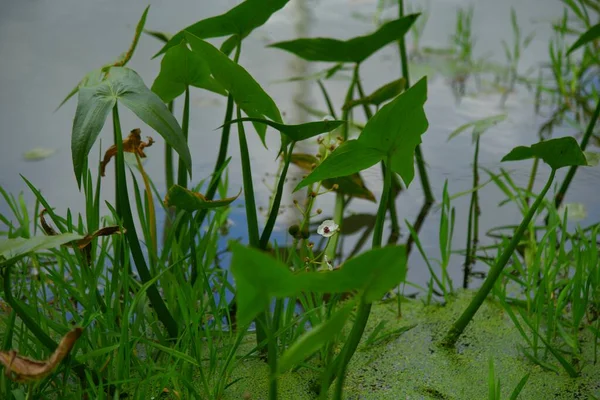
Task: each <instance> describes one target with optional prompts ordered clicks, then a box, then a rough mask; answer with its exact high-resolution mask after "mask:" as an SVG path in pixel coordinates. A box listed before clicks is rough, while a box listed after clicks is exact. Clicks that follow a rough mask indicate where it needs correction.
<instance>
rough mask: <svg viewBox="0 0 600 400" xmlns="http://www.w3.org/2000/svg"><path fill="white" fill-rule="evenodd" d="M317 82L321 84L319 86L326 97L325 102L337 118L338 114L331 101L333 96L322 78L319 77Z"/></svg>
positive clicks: (334, 117)
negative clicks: (330, 95)
mask: <svg viewBox="0 0 600 400" xmlns="http://www.w3.org/2000/svg"><path fill="white" fill-rule="evenodd" d="M317 83H318V84H319V88H321V93H323V97H324V98H325V103H327V108H328V109H329V113H330V114H331V116H332V117H333V119H337V116H336V114H335V108H334V107H333V102H332V101H331V97H329V93H328V92H327V89H326V88H325V85H323V82H321V80H320V79H317Z"/></svg>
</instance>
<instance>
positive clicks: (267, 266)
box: [230, 241, 406, 326]
mask: <svg viewBox="0 0 600 400" xmlns="http://www.w3.org/2000/svg"><path fill="white" fill-rule="evenodd" d="M230 248H231V251H232V253H233V258H232V261H231V272H232V273H233V276H234V278H235V282H236V288H237V305H238V323H239V325H240V326H246V325H247V324H249V323H250V322H251V321H252V320H253V319H254V318H255V317H256V315H258V314H259V313H260V312H262V311H264V310H265V309H266V308H267V306H268V305H269V302H270V300H271V299H272V298H273V297H275V298H285V297H290V296H295V295H299V294H300V293H303V292H318V293H348V292H354V291H357V292H359V294H360V295H361V296H362V300H363V301H364V302H367V303H372V302H374V301H376V300H379V299H380V298H381V297H382V296H383V295H384V294H386V293H387V292H388V291H389V290H391V289H392V288H394V287H395V286H397V285H398V284H399V283H400V282H401V281H402V280H403V279H404V278H405V277H406V248H405V247H404V246H388V247H384V248H378V249H373V250H370V251H368V252H366V253H363V254H361V255H359V256H357V257H355V258H352V259H350V260H349V261H347V262H346V263H344V264H343V265H342V266H341V267H340V268H339V269H337V270H334V271H325V272H301V273H299V274H297V275H294V274H293V273H292V272H291V271H290V270H289V268H288V267H287V266H286V265H285V264H283V263H281V262H280V261H278V260H276V259H275V258H273V257H271V256H269V255H268V254H267V253H264V252H261V251H259V250H257V249H253V248H249V247H245V246H243V245H241V244H239V243H237V242H233V241H232V242H230Z"/></svg>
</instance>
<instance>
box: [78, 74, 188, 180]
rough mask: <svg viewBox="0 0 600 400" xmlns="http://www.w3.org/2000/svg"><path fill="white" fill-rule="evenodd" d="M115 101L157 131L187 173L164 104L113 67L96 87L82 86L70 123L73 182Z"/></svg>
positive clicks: (178, 135) (184, 151)
mask: <svg viewBox="0 0 600 400" xmlns="http://www.w3.org/2000/svg"><path fill="white" fill-rule="evenodd" d="M117 100H119V101H120V102H121V103H123V105H125V106H126V107H127V108H129V109H130V110H131V111H133V113H134V114H136V115H137V116H138V118H140V119H141V120H142V121H143V122H144V123H146V124H147V125H149V126H150V127H151V128H152V129H154V130H155V131H156V132H158V133H159V134H160V135H161V136H162V137H163V138H164V139H165V141H166V142H167V143H168V144H169V145H171V147H172V148H173V149H175V151H177V153H178V154H179V156H180V157H181V158H182V159H183V161H184V163H185V165H186V167H187V168H188V170H189V171H191V165H192V157H191V155H190V151H189V149H188V146H187V143H186V140H185V138H184V136H183V133H182V131H181V128H180V126H179V124H178V122H177V120H176V119H175V117H174V116H173V114H171V113H170V112H169V110H168V109H167V106H166V105H165V103H163V102H162V100H161V99H160V98H159V97H158V96H157V95H156V94H155V93H153V92H152V91H151V90H150V89H148V87H147V86H146V85H145V84H144V82H143V81H142V78H140V76H139V75H138V74H137V73H136V72H135V71H133V70H131V69H129V68H125V67H113V68H111V69H110V70H109V71H108V75H107V78H106V79H105V80H104V81H102V82H100V83H99V84H98V85H95V86H91V87H82V88H81V89H80V90H79V101H78V104H77V110H76V111H75V119H74V121H73V133H72V135H71V152H72V157H73V167H74V170H75V176H76V178H77V183H78V184H80V183H81V175H82V173H83V166H84V164H85V160H86V158H87V156H88V153H89V152H90V150H91V148H92V146H93V145H94V143H95V141H96V139H97V138H98V135H99V134H100V130H101V129H102V127H103V126H104V123H105V121H106V118H107V116H108V113H109V112H110V111H111V109H112V108H113V107H114V105H115V104H116V102H117Z"/></svg>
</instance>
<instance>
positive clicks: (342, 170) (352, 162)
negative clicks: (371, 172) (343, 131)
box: [294, 140, 386, 191]
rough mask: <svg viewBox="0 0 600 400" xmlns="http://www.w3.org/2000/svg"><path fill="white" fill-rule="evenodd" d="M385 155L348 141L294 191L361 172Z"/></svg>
mask: <svg viewBox="0 0 600 400" xmlns="http://www.w3.org/2000/svg"><path fill="white" fill-rule="evenodd" d="M385 154H386V153H385V152H382V151H381V150H379V149H375V148H372V147H366V146H364V145H362V144H361V143H360V142H359V141H358V140H348V141H346V142H344V143H342V144H341V145H340V146H339V147H338V148H337V149H335V151H334V152H333V153H331V154H330V155H329V156H328V157H327V158H326V159H324V160H323V162H322V163H321V164H319V165H318V166H317V168H315V169H314V170H313V171H312V172H311V173H310V175H308V176H307V177H306V178H304V179H303V180H302V181H300V183H299V184H298V186H296V188H295V189H294V191H298V190H300V189H302V188H303V187H305V186H308V185H310V184H311V183H315V182H319V181H323V180H326V179H331V178H339V177H342V176H347V175H352V174H354V173H356V172H360V171H362V170H364V169H367V168H369V167H371V166H373V165H375V164H376V163H378V162H379V161H381V160H382V159H383V158H384V157H385Z"/></svg>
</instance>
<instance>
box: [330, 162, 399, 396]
mask: <svg viewBox="0 0 600 400" xmlns="http://www.w3.org/2000/svg"><path fill="white" fill-rule="evenodd" d="M390 164H391V157H388V159H387V166H386V165H384V169H385V173H384V181H383V193H382V194H381V200H380V201H379V208H378V209H377V219H376V220H375V229H374V231H373V248H378V247H381V243H382V241H383V225H384V222H385V214H386V212H387V205H388V198H389V196H390V192H391V188H392V174H391V170H389V165H390ZM370 313H371V303H365V302H364V301H361V302H360V304H359V306H358V310H357V312H356V319H355V321H354V325H353V326H352V330H351V331H350V335H349V336H348V340H347V341H346V344H345V345H344V348H343V349H342V352H341V353H340V355H339V356H338V358H337V359H336V360H335V361H334V362H335V364H336V366H337V368H339V372H338V379H337V382H336V389H335V394H334V397H333V398H334V399H336V400H341V398H342V391H343V386H344V379H345V376H346V369H347V368H348V363H349V362H350V360H351V359H352V356H353V355H354V352H355V351H356V348H357V347H358V343H359V342H360V339H361V338H362V335H363V333H364V331H365V327H366V326H367V322H368V320H369V314H370ZM334 378H335V377H333V376H332V377H331V381H332V380H333V379H334ZM331 381H330V382H331Z"/></svg>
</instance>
